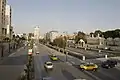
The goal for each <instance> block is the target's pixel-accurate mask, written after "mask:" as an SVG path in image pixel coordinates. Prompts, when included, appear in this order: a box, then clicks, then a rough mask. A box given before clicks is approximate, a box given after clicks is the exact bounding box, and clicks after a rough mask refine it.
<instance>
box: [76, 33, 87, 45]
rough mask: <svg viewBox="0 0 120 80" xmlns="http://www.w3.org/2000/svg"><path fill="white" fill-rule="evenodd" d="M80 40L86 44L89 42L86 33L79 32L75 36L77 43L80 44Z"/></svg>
mask: <svg viewBox="0 0 120 80" xmlns="http://www.w3.org/2000/svg"><path fill="white" fill-rule="evenodd" d="M80 39H83V40H84V41H85V42H86V41H87V39H86V35H85V33H83V32H81V31H79V32H78V33H77V35H76V36H75V43H78V42H79V40H80Z"/></svg>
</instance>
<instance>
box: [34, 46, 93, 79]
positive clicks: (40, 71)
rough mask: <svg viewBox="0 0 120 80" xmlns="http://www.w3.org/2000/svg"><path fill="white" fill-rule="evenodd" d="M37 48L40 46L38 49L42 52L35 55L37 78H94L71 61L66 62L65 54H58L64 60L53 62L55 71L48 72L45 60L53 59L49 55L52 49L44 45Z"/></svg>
mask: <svg viewBox="0 0 120 80" xmlns="http://www.w3.org/2000/svg"><path fill="white" fill-rule="evenodd" d="M37 48H39V49H37V50H39V52H40V54H39V55H34V65H35V66H34V68H35V80H40V79H41V78H43V77H52V78H54V79H55V80H74V79H76V78H77V79H80V78H85V79H87V80H94V79H93V78H91V77H89V76H88V75H86V74H85V73H83V72H81V71H80V70H79V69H77V68H76V67H74V66H72V65H71V64H70V63H66V62H64V60H65V59H64V58H65V56H62V55H58V57H60V59H63V60H60V61H57V62H53V64H54V69H53V71H49V72H46V71H45V69H44V62H46V61H51V60H50V59H49V57H48V54H51V50H50V49H49V48H47V47H45V46H43V45H38V46H37ZM55 54H56V53H55Z"/></svg>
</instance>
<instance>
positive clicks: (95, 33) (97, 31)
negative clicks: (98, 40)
mask: <svg viewBox="0 0 120 80" xmlns="http://www.w3.org/2000/svg"><path fill="white" fill-rule="evenodd" d="M98 34H99V35H100V36H102V34H103V32H102V31H100V30H96V31H95V32H94V36H95V37H97V36H98Z"/></svg>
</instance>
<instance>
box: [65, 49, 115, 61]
mask: <svg viewBox="0 0 120 80" xmlns="http://www.w3.org/2000/svg"><path fill="white" fill-rule="evenodd" d="M67 49H68V50H70V51H74V52H77V53H80V54H82V55H84V56H86V58H87V59H94V58H101V57H105V55H108V56H113V54H109V53H105V52H101V53H99V52H96V51H88V50H83V49H79V48H72V47H68V48H67Z"/></svg>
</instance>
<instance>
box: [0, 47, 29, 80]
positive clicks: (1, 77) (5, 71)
mask: <svg viewBox="0 0 120 80" xmlns="http://www.w3.org/2000/svg"><path fill="white" fill-rule="evenodd" d="M26 62H27V48H25V49H24V48H23V47H22V48H20V49H18V50H17V51H16V52H14V53H12V54H10V55H9V56H8V57H7V58H5V59H4V60H2V61H0V80H17V79H18V78H19V77H20V75H21V73H22V72H23V71H24V65H25V64H26Z"/></svg>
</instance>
